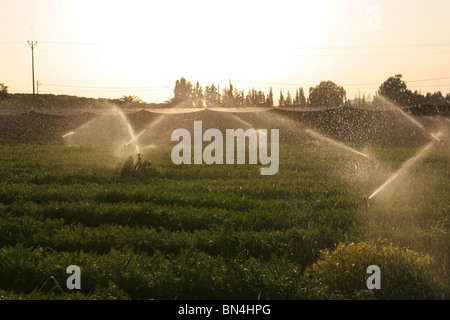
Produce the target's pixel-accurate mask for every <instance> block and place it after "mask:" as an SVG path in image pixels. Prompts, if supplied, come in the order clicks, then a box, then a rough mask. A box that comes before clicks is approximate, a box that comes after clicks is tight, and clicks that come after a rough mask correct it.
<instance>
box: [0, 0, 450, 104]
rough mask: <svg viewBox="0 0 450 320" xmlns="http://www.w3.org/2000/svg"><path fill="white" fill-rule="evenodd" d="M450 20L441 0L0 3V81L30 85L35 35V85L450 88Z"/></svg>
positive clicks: (51, 88)
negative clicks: (391, 83) (392, 81)
mask: <svg viewBox="0 0 450 320" xmlns="http://www.w3.org/2000/svg"><path fill="white" fill-rule="evenodd" d="M449 17H450V1H446V0H431V1H418V0H413V1H411V0H409V1H406V0H389V1H381V0H378V1H377V0H348V1H344V0H342V1H341V0H330V1H246V0H240V1H234V0H232V1H133V0H132V1H129V0H128V1H112V0H108V1H98V0H90V1H80V0H76V1H75V0H74V1H69V0H67V1H50V0H47V1H39V0H37V1H30V0H0V30H1V32H0V83H4V84H5V85H7V86H8V87H9V92H11V93H16V92H25V93H30V92H32V80H31V49H30V47H29V46H28V44H27V40H34V41H37V42H38V44H37V46H36V48H35V73H36V80H37V81H38V82H39V83H41V85H40V86H39V93H54V94H70V95H79V96H87V97H105V98H118V97H120V96H122V95H136V96H138V97H140V98H142V99H143V100H144V101H146V102H163V101H165V100H167V99H168V98H171V97H172V96H173V86H174V83H175V81H176V80H177V79H179V78H180V77H181V76H184V77H186V78H187V79H188V80H189V81H192V82H194V83H195V82H197V81H199V82H200V84H201V85H202V86H203V87H205V85H210V84H211V83H213V82H214V83H215V84H216V85H217V84H219V85H220V86H221V88H222V87H223V86H225V85H227V83H228V79H231V80H232V82H233V84H234V86H235V87H236V88H238V89H244V90H245V91H246V92H247V90H248V89H249V88H250V87H254V88H255V89H262V90H264V91H266V92H267V91H268V88H269V87H270V86H272V87H273V88H274V93H275V98H276V100H277V99H278V92H279V91H278V90H279V89H280V88H283V92H286V91H287V90H290V91H291V93H295V89H296V88H297V87H300V86H303V87H304V89H305V93H308V89H309V88H308V87H309V86H315V85H317V84H319V82H320V81H322V80H331V81H334V82H336V83H337V84H339V85H342V86H344V88H345V89H346V91H347V98H349V99H353V98H354V97H355V94H358V92H360V93H361V95H362V94H363V93H365V94H366V95H367V94H371V95H373V94H374V93H375V91H376V90H377V88H378V87H379V85H380V84H381V83H382V82H384V81H385V80H386V79H387V78H388V77H389V76H392V75H395V74H398V73H400V74H402V75H403V79H404V80H405V81H407V84H408V88H409V89H411V90H413V91H414V90H419V91H421V92H422V93H426V92H434V91H442V92H443V93H444V95H445V94H446V93H449V92H450V33H449V31H450V18H449ZM429 79H434V80H429ZM247 81H248V82H247ZM408 81H411V82H408ZM251 82H254V83H251Z"/></svg>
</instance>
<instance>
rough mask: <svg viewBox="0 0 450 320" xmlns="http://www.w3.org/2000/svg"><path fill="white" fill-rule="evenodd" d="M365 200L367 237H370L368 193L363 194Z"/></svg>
mask: <svg viewBox="0 0 450 320" xmlns="http://www.w3.org/2000/svg"><path fill="white" fill-rule="evenodd" d="M363 202H364V214H365V217H366V227H367V237H370V221H369V199H368V198H367V196H366V195H363Z"/></svg>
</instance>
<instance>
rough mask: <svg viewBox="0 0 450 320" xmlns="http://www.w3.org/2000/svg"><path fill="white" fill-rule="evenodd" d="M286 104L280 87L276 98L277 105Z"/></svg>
mask: <svg viewBox="0 0 450 320" xmlns="http://www.w3.org/2000/svg"><path fill="white" fill-rule="evenodd" d="M285 105H286V101H285V100H284V95H283V89H280V98H279V99H278V106H279V107H284V106H285Z"/></svg>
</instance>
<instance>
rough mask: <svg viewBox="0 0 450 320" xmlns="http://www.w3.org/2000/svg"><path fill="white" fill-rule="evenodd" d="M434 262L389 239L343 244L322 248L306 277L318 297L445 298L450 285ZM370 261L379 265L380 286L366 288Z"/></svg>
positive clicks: (308, 285)
mask: <svg viewBox="0 0 450 320" xmlns="http://www.w3.org/2000/svg"><path fill="white" fill-rule="evenodd" d="M431 264H432V258H431V257H429V256H428V255H423V254H420V253H418V252H415V251H413V250H409V249H406V248H401V247H397V246H394V245H393V244H392V243H387V242H386V241H377V242H374V243H366V242H360V243H357V244H354V243H350V244H340V245H338V246H337V248H336V249H335V250H333V251H332V250H324V251H322V255H321V258H320V260H319V261H318V262H316V263H315V264H313V265H312V266H311V267H309V268H308V269H307V270H306V271H305V277H306V283H307V287H311V288H314V289H313V290H312V293H311V295H312V296H313V297H315V298H323V297H327V298H328V299H330V298H335V299H417V300H418V299H446V296H447V297H448V288H445V285H444V284H443V281H442V280H440V279H439V277H438V276H437V275H435V274H434V273H433V272H432V270H431ZM371 265H376V266H378V267H379V268H380V280H381V281H380V283H381V288H380V289H373V290H369V289H368V288H367V284H366V281H367V279H368V278H369V277H370V276H371V273H367V268H368V267H369V266H371ZM318 288H320V289H318Z"/></svg>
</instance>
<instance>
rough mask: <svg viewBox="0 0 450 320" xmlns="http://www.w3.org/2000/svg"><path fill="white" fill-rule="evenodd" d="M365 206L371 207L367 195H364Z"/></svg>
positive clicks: (366, 207)
mask: <svg viewBox="0 0 450 320" xmlns="http://www.w3.org/2000/svg"><path fill="white" fill-rule="evenodd" d="M363 202H364V208H365V209H366V210H367V209H369V198H367V196H366V195H363Z"/></svg>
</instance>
